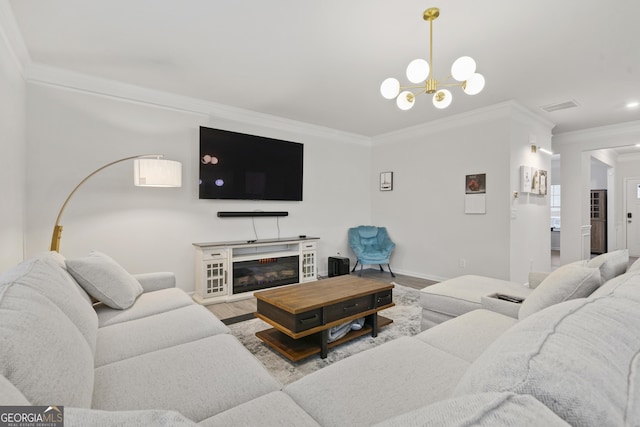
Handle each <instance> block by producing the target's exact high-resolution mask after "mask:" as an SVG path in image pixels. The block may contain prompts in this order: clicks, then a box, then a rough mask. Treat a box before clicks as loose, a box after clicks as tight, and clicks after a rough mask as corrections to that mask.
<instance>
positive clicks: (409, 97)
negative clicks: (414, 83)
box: [396, 90, 416, 110]
mask: <svg viewBox="0 0 640 427" xmlns="http://www.w3.org/2000/svg"><path fill="white" fill-rule="evenodd" d="M415 102H416V98H415V96H414V95H413V94H412V93H411V92H409V91H408V90H405V91H404V92H400V95H398V98H397V99H396V104H398V108H399V109H401V110H409V109H411V107H413V104H415Z"/></svg>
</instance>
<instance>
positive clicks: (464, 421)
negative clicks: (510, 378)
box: [375, 393, 569, 427]
mask: <svg viewBox="0 0 640 427" xmlns="http://www.w3.org/2000/svg"><path fill="white" fill-rule="evenodd" d="M407 426H416V427H417V426H432V427H440V426H447V427H475V426H485V427H494V426H495V427H500V426H504V427H511V426H546V427H560V426H562V427H568V426H569V424H567V423H566V422H565V421H564V420H562V418H560V417H558V416H557V415H556V414H554V413H553V411H551V410H550V409H549V408H547V407H546V406H544V405H543V404H542V403H540V402H539V401H538V400H536V399H535V398H533V397H531V396H528V395H526V394H525V395H520V394H514V393H482V394H473V395H466V396H461V397H456V398H452V399H447V400H443V401H441V402H436V403H433V404H431V405H429V406H423V407H422V408H420V409H416V410H414V411H411V412H406V413H404V414H402V415H399V416H397V417H395V418H391V419H388V420H385V421H383V422H381V423H379V424H376V425H375V427H407Z"/></svg>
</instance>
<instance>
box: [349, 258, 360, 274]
mask: <svg viewBox="0 0 640 427" xmlns="http://www.w3.org/2000/svg"><path fill="white" fill-rule="evenodd" d="M357 266H358V260H357V259H356V263H355V265H354V266H353V270H351V272H352V273H353V272H354V271H356V267H357Z"/></svg>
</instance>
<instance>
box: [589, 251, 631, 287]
mask: <svg viewBox="0 0 640 427" xmlns="http://www.w3.org/2000/svg"><path fill="white" fill-rule="evenodd" d="M628 266H629V250H628V249H620V250H617V251H612V252H607V253H604V254H602V255H598V256H597V257H594V258H592V259H590V260H589V261H587V267H595V268H599V269H600V276H601V277H602V282H603V283H604V282H606V281H607V280H610V279H613V278H614V277H616V276H619V275H621V274H624V273H625V272H626V271H627V267H628Z"/></svg>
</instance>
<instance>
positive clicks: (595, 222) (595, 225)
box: [591, 190, 607, 254]
mask: <svg viewBox="0 0 640 427" xmlns="http://www.w3.org/2000/svg"><path fill="white" fill-rule="evenodd" d="M605 252H607V190H591V253H593V254H603V253H605Z"/></svg>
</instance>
